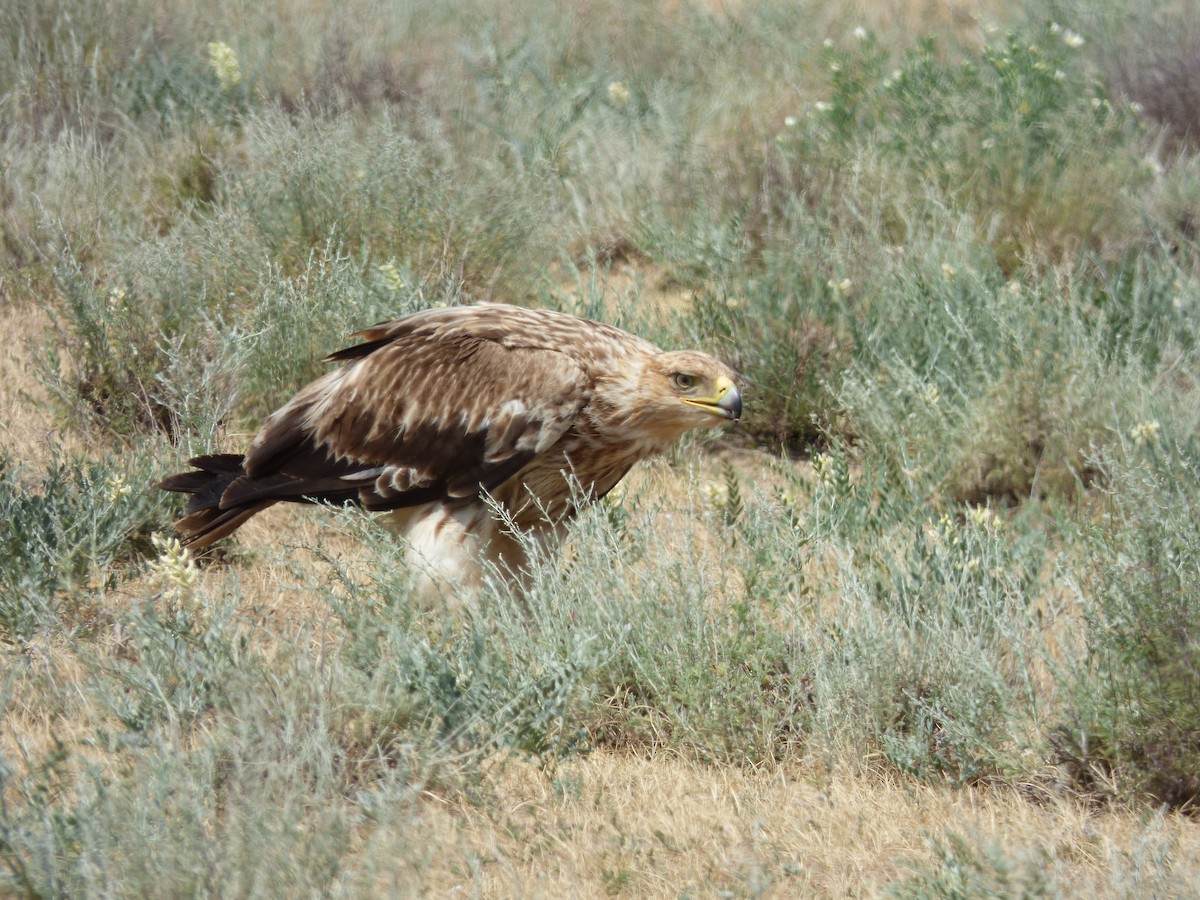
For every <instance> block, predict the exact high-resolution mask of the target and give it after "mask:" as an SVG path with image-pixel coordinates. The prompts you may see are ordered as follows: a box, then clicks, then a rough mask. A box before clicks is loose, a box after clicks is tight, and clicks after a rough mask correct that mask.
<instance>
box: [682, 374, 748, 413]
mask: <svg viewBox="0 0 1200 900" xmlns="http://www.w3.org/2000/svg"><path fill="white" fill-rule="evenodd" d="M683 402H684V403H690V404H691V405H692V406H698V407H700V408H701V409H703V410H705V411H707V412H710V413H714V414H715V415H718V416H720V417H721V418H723V419H730V420H732V421H735V422H736V421H737V420H738V419H740V418H741V417H742V395H741V393H740V392H739V391H738V389H737V385H735V384H734V383H733V382H732V381H731V380H730V379H729V378H727V377H726V376H724V375H722V376H721V377H720V378H718V379H717V392H716V393H715V394H714V395H713V396H711V397H701V398H699V399H695V400H693V399H690V398H687V397H684V398H683Z"/></svg>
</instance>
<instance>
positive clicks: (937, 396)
mask: <svg viewBox="0 0 1200 900" xmlns="http://www.w3.org/2000/svg"><path fill="white" fill-rule="evenodd" d="M921 396H923V397H924V398H925V402H926V403H928V404H929V405H930V406H937V405H938V401H939V400H941V399H942V392H941V391H939V390H938V386H937V385H936V384H927V385H925V390H924V391H922V392H921Z"/></svg>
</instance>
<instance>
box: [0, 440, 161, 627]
mask: <svg viewBox="0 0 1200 900" xmlns="http://www.w3.org/2000/svg"><path fill="white" fill-rule="evenodd" d="M149 474H150V473H149V470H148V469H147V468H146V467H145V466H144V465H140V464H139V465H135V466H134V467H132V468H120V467H117V466H115V465H113V464H112V463H101V462H84V461H80V460H71V459H64V460H59V461H57V462H54V463H52V464H51V466H50V468H49V469H48V470H47V471H46V472H45V473H44V474H42V475H40V476H38V475H34V476H33V478H30V477H29V475H27V474H26V473H25V472H23V471H22V470H21V469H19V468H17V467H16V466H15V465H14V464H13V463H12V461H11V460H10V459H8V458H7V457H4V456H0V641H4V642H16V643H20V642H21V641H23V640H25V639H27V638H29V637H30V636H32V635H33V634H34V633H35V632H36V631H38V630H39V629H40V628H43V627H46V626H48V625H50V624H52V623H53V622H55V621H56V617H58V616H62V617H63V619H64V620H65V621H67V622H86V620H87V618H88V616H87V599H88V598H89V597H90V596H92V595H93V594H95V593H97V592H100V591H104V590H112V589H113V588H114V587H115V586H116V585H117V584H118V583H119V582H120V581H121V579H122V575H123V574H125V571H124V568H125V566H127V565H128V564H129V563H130V562H132V561H133V560H135V559H137V557H138V556H139V555H140V554H142V553H144V552H145V551H146V550H147V549H148V542H149V535H150V532H151V531H152V530H154V529H155V528H158V527H161V524H160V523H161V522H162V515H163V504H162V502H161V499H160V498H159V497H156V496H154V495H152V494H151V493H150V492H149V491H148V490H147V485H146V482H147V481H148V478H149Z"/></svg>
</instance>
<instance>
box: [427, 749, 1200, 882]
mask: <svg viewBox="0 0 1200 900" xmlns="http://www.w3.org/2000/svg"><path fill="white" fill-rule="evenodd" d="M422 823H423V826H424V828H425V832H426V834H427V835H428V836H429V840H430V842H431V844H432V845H433V846H434V847H435V848H436V849H435V850H433V852H432V857H431V860H430V871H429V873H428V876H427V878H428V880H427V882H426V885H425V886H426V888H427V889H428V890H430V891H432V892H434V893H437V894H456V893H469V892H477V893H478V894H481V895H483V896H489V897H506V896H513V897H516V896H525V897H534V896H536V897H564V896H581V897H589V896H602V895H604V894H606V893H607V894H610V895H611V894H622V895H627V896H638V897H678V896H682V895H690V896H711V895H715V894H717V893H718V892H720V891H723V890H731V891H732V892H733V895H734V896H741V895H750V896H773V897H789V896H847V895H853V896H862V895H866V896H871V895H874V894H876V893H879V892H880V891H882V890H883V889H884V888H886V887H887V885H889V884H891V883H892V882H894V881H896V880H897V879H901V878H904V877H906V876H908V875H910V874H911V873H913V872H914V871H917V870H919V869H920V868H921V867H922V866H923V865H925V866H930V865H933V864H934V863H936V862H937V859H936V855H935V852H934V850H933V848H932V847H931V841H930V839H931V838H932V839H935V840H936V839H940V838H942V837H943V835H945V834H947V833H957V834H961V835H965V836H969V837H970V838H972V839H975V840H978V841H980V842H981V843H983V844H996V845H999V846H1001V847H1003V848H1005V849H1006V850H1007V851H1009V852H1010V853H1014V854H1016V855H1018V856H1019V855H1022V854H1026V853H1029V854H1036V853H1045V854H1046V855H1048V857H1049V858H1050V859H1051V860H1053V862H1054V866H1055V868H1056V869H1057V870H1058V876H1059V878H1060V879H1061V881H1060V884H1061V885H1062V886H1063V887H1064V888H1065V889H1067V890H1068V892H1069V893H1071V894H1074V895H1077V896H1088V895H1091V896H1110V895H1115V894H1117V893H1119V891H1118V890H1117V889H1116V884H1115V882H1116V881H1117V880H1119V878H1120V876H1121V872H1122V866H1124V865H1125V860H1124V858H1123V853H1124V852H1125V848H1129V847H1133V846H1134V845H1136V844H1138V843H1139V842H1144V841H1146V840H1152V841H1154V842H1157V843H1159V844H1160V845H1161V846H1163V847H1170V848H1173V855H1174V858H1176V859H1177V860H1179V861H1185V860H1187V859H1190V858H1195V854H1196V853H1198V852H1200V833H1198V832H1197V830H1196V828H1195V826H1194V825H1193V824H1192V823H1190V822H1188V821H1186V820H1183V819H1179V818H1175V817H1162V818H1160V817H1156V816H1153V815H1146V814H1142V815H1133V814H1127V813H1115V812H1110V813H1106V814H1103V815H1098V814H1096V813H1094V812H1089V811H1088V810H1087V809H1085V808H1084V807H1082V806H1079V805H1076V804H1074V803H1072V802H1069V801H1065V800H1062V801H1056V802H1052V803H1048V804H1045V805H1040V804H1035V803H1031V802H1029V801H1028V800H1027V799H1025V798H1024V797H1022V796H1021V794H1020V793H1018V792H1017V791H1015V790H1011V789H1004V790H995V791H993V790H987V789H980V788H972V789H966V790H951V789H949V788H940V787H936V786H928V785H916V784H913V783H911V782H907V781H899V780H896V779H891V778H887V777H885V776H881V775H877V774H871V773H863V772H849V771H835V772H826V771H825V770H823V768H822V767H821V766H820V765H812V766H805V767H803V768H799V769H792V770H786V769H781V770H777V771H771V772H756V771H752V770H746V769H737V768H717V767H711V766H704V765H698V764H696V763H693V762H689V761H687V760H682V759H679V758H676V757H673V756H670V755H661V756H656V757H653V758H650V759H645V758H636V757H628V756H621V755H613V754H606V753H595V754H593V755H591V756H590V757H588V758H586V759H583V760H579V761H576V762H573V763H570V764H569V765H565V766H563V767H562V768H561V769H560V770H559V771H558V772H557V778H555V779H553V780H552V779H549V778H547V777H546V776H545V775H544V774H543V773H541V772H539V771H538V770H536V769H534V768H532V767H529V766H518V765H513V766H510V767H509V768H508V769H507V770H506V771H505V774H504V776H503V778H502V779H501V780H500V782H499V784H498V787H497V796H496V798H495V800H494V801H493V802H489V803H488V804H487V806H486V807H479V806H475V805H472V804H470V803H467V802H463V801H460V800H455V799H449V800H448V799H446V798H444V797H440V796H430V797H427V798H426V799H425V802H424V803H423V804H422Z"/></svg>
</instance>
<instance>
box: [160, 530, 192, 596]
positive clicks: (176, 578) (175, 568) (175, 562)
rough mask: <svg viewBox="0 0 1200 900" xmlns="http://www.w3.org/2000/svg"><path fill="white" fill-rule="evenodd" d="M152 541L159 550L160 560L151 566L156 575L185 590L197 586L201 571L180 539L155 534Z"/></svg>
mask: <svg viewBox="0 0 1200 900" xmlns="http://www.w3.org/2000/svg"><path fill="white" fill-rule="evenodd" d="M150 541H151V542H152V543H153V544H154V547H155V549H156V550H158V559H156V560H155V561H154V562H152V563H151V564H150V568H151V570H152V571H153V572H154V573H155V574H156V575H158V576H159V577H160V578H163V579H166V580H167V581H170V582H172V583H174V584H175V585H176V586H177V587H179V588H182V589H185V590H186V589H187V588H190V587H192V586H193V585H195V584H196V581H197V580H198V579H199V578H200V570H199V569H198V568H197V567H196V560H194V559H193V558H192V553H191V551H190V550H188V548H187V547H184V546H183V545H182V544H180V543H179V538H177V537H170V538H169V537H163V536H162V535H161V534H153V535H151V536H150Z"/></svg>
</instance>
